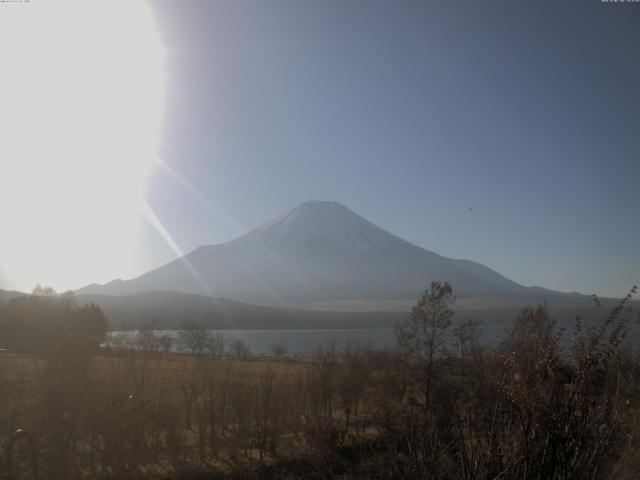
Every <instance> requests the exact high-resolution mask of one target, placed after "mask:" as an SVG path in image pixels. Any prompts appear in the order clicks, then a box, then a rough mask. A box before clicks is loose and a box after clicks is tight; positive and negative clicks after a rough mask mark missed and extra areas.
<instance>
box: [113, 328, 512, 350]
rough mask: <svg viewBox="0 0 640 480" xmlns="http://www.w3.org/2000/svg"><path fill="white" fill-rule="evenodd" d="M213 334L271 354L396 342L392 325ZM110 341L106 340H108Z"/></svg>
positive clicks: (487, 333)
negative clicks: (283, 349) (275, 350)
mask: <svg viewBox="0 0 640 480" xmlns="http://www.w3.org/2000/svg"><path fill="white" fill-rule="evenodd" d="M503 331H504V328H503V327H500V328H499V329H498V328H489V329H487V327H485V328H484V332H483V335H482V338H483V339H484V340H485V341H488V343H493V342H495V339H496V338H497V337H498V336H500V334H501V333H502V332H503ZM211 332H212V333H221V334H222V335H223V336H224V339H225V341H226V344H227V345H229V344H230V343H231V342H233V341H234V340H236V339H242V340H244V342H245V343H246V345H247V346H248V347H249V348H250V349H251V352H252V353H255V354H268V353H271V347H273V346H274V345H283V346H284V347H286V349H287V351H288V352H289V353H291V354H297V355H312V354H315V353H317V352H318V349H319V348H320V347H322V348H327V347H329V346H332V345H333V346H334V347H335V349H336V351H338V352H339V351H342V350H344V348H345V346H346V345H348V344H349V343H352V342H355V343H357V344H358V345H359V346H362V347H370V348H373V349H385V348H391V347H394V346H395V345H396V336H395V333H394V331H393V329H392V328H371V329H318V330H310V329H299V330H298V329H295V330H211ZM155 333H156V334H157V335H170V336H171V337H173V338H174V347H173V348H172V349H173V351H177V352H180V351H184V349H183V347H182V346H181V345H180V344H179V336H178V331H176V330H157V331H156V332H155ZM135 334H136V332H131V331H126V332H125V331H115V332H111V336H112V337H119V336H127V335H129V336H131V335H135ZM107 343H109V341H107Z"/></svg>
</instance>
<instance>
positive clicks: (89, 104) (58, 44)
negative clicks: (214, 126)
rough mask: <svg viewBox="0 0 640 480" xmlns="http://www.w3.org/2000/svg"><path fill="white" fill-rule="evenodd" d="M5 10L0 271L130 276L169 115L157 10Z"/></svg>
mask: <svg viewBox="0 0 640 480" xmlns="http://www.w3.org/2000/svg"><path fill="white" fill-rule="evenodd" d="M4 7H5V6H3V8H2V10H1V11H0V58H1V59H2V83H1V88H0V105H1V107H0V109H1V113H0V131H1V132H2V141H1V142H0V167H1V168H2V175H1V176H0V213H1V216H2V225H3V227H2V235H0V252H2V253H1V255H0V259H1V262H0V278H2V277H4V278H5V280H6V281H12V283H15V284H16V286H19V287H20V288H28V287H30V286H32V282H31V279H32V278H35V277H37V278H39V279H42V281H43V282H48V283H50V284H54V285H55V286H56V287H57V288H60V289H67V288H72V287H74V288H75V287H79V286H82V284H81V282H82V281H83V280H84V279H86V278H88V275H89V276H91V277H94V278H96V279H102V280H108V279H110V278H109V277H110V276H115V275H120V274H122V272H123V270H124V271H125V272H127V271H128V270H129V268H130V267H129V266H130V265H131V264H132V263H133V264H135V259H134V258H133V253H132V252H133V249H132V244H134V243H135V240H136V239H135V235H136V232H137V228H138V222H139V221H140V215H139V211H140V207H141V206H142V204H141V202H142V201H143V199H144V193H145V186H146V179H147V175H148V173H149V170H150V167H151V165H152V163H153V161H154V156H155V154H156V149H157V148H158V133H159V127H160V122H161V120H162V113H163V102H164V83H165V73H164V65H163V47H162V44H161V40H160V37H159V34H158V32H157V30H156V26H155V23H154V19H153V17H152V13H151V10H150V8H149V6H148V5H147V3H146V2H143V1H141V0H135V1H134V0H129V1H126V2H125V1H106V2H87V1H84V0H78V1H71V2H69V1H65V2H50V1H43V2H40V1H38V2H31V3H29V4H24V5H22V4H17V5H6V7H7V8H4ZM34 276H35V277H34Z"/></svg>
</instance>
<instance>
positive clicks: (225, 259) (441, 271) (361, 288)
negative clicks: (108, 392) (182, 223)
mask: <svg viewBox="0 0 640 480" xmlns="http://www.w3.org/2000/svg"><path fill="white" fill-rule="evenodd" d="M432 280H446V281H449V282H450V283H451V284H452V285H453V287H454V291H455V293H456V295H457V296H458V297H459V298H519V299H523V300H526V299H536V300H537V301H541V300H544V299H547V298H550V297H552V298H562V297H565V298H566V297H567V296H571V294H563V293H560V292H553V291H550V290H545V289H542V288H539V287H525V286H522V285H520V284H518V283H516V282H513V281H511V280H509V279H508V278H505V277H504V276H502V275H500V274H499V273H498V272H496V271H494V270H492V269H491V268H489V267H486V266H485V265H482V264H480V263H476V262H472V261H470V260H458V259H451V258H447V257H443V256H441V255H438V254H437V253H434V252H431V251H429V250H426V249H423V248H421V247H418V246H416V245H413V244H411V243H409V242H407V241H405V240H403V239H401V238H399V237H397V236H395V235H393V234H391V233H389V232H387V231H386V230H383V229H382V228H379V227H377V226H376V225H374V224H372V223H371V222H369V221H367V220H365V219H364V218H362V217H361V216H359V215H357V214H356V213H354V212H353V211H352V210H350V209H349V208H347V207H345V206H343V205H341V204H339V203H336V202H324V201H311V202H306V203H303V204H302V205H300V206H298V207H297V208H295V209H293V210H291V211H290V212H289V213H287V214H285V215H283V216H281V217H279V218H276V219H275V220H272V221H271V222H268V223H266V224H264V225H262V226H260V227H258V228H256V229H254V230H252V231H250V232H248V233H247V234H245V235H243V236H241V237H239V238H237V239H235V240H232V241H230V242H227V243H223V244H219V245H210V246H202V247H200V248H197V249H196V250H194V251H193V252H191V253H189V254H188V255H186V256H184V257H182V258H179V259H177V260H174V261H172V262H170V263H168V264H166V265H164V266H162V267H160V268H157V269H155V270H152V271H150V272H148V273H145V274H143V275H141V276H139V277H137V278H134V279H131V280H126V281H125V280H114V281H112V282H110V283H107V284H105V285H96V284H94V285H89V286H87V287H84V288H82V289H80V290H78V291H77V292H76V293H78V294H101V295H133V294H139V293H144V292H150V291H174V292H182V293H189V294H197V295H206V296H210V297H219V298H228V299H232V300H235V301H239V302H246V303H251V304H261V305H303V304H312V303H315V302H341V301H347V300H356V299H357V300H362V301H367V300H370V301H380V300H384V299H393V300H403V299H405V300H410V299H411V300H412V299H415V298H417V297H418V296H419V295H420V294H421V293H422V292H423V291H424V290H425V288H427V287H428V286H429V284H430V282H431V281H432Z"/></svg>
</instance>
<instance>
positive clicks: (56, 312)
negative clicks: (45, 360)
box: [0, 286, 107, 353]
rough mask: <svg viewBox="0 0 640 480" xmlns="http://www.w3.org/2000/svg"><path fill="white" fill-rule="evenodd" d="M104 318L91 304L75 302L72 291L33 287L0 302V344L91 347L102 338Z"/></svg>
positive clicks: (32, 348) (31, 348)
mask: <svg viewBox="0 0 640 480" xmlns="http://www.w3.org/2000/svg"><path fill="white" fill-rule="evenodd" d="M106 332H107V319H106V317H105V316H104V314H103V313H102V310H101V309H100V307H98V306H97V305H95V304H88V305H82V306H80V305H78V304H77V302H76V301H75V298H74V296H73V294H72V293H65V294H62V295H57V294H56V293H55V291H53V289H51V288H46V287H40V286H38V287H36V288H35V289H34V291H33V294H32V295H26V296H23V297H17V298H13V299H11V300H10V301H9V302H7V303H6V304H4V305H0V347H2V348H5V349H8V350H11V351H20V352H39V353H44V352H50V351H53V350H55V349H57V348H60V347H74V349H78V348H82V349H95V348H97V347H98V346H99V345H100V344H101V343H102V342H103V341H104V339H105V335H106Z"/></svg>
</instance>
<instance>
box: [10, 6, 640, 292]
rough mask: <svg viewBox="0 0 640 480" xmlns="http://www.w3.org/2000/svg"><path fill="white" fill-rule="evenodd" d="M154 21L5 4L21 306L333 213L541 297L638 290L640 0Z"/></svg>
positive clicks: (128, 13)
mask: <svg viewBox="0 0 640 480" xmlns="http://www.w3.org/2000/svg"><path fill="white" fill-rule="evenodd" d="M131 1H132V0H131ZM149 4H150V6H151V14H148V15H147V14H145V11H144V9H143V8H142V7H140V6H138V7H136V8H135V9H134V8H132V7H131V5H133V3H130V1H127V2H124V1H123V2H115V1H114V2H99V3H93V4H92V3H88V2H85V1H79V0H68V1H62V0H61V1H60V2H59V3H58V2H57V3H55V5H54V4H53V3H51V2H40V1H32V2H29V3H26V4H7V5H0V21H2V19H3V18H5V19H6V22H5V23H6V25H5V27H11V26H13V27H14V28H13V30H11V33H8V34H7V33H6V32H8V31H10V30H8V29H7V28H3V29H0V30H1V31H0V40H2V42H1V44H0V51H1V54H2V58H3V65H5V67H6V68H5V69H3V70H2V72H3V81H2V83H3V85H5V86H6V85H11V88H9V87H6V88H3V89H2V90H0V102H2V107H0V126H1V127H2V135H3V138H2V140H1V141H0V173H1V175H0V222H2V225H4V229H5V231H4V232H2V235H0V288H20V289H28V288H30V287H31V286H32V285H34V284H35V283H37V282H42V283H47V284H52V285H54V287H56V288H58V289H59V290H64V289H66V288H78V287H81V286H83V285H85V284H88V283H91V282H105V281H108V280H110V279H112V278H116V277H123V278H130V277H132V276H135V275H138V274H140V273H143V272H144V271H147V270H149V269H151V268H154V267H157V266H159V265H161V264H163V263H164V262H166V261H169V260H171V259H172V258H175V255H176V253H175V251H176V250H179V251H184V252H189V251H191V250H192V249H194V248H196V247H197V246H199V245H202V244H213V243H220V242H224V241H228V240H231V239H233V238H235V237H236V236H238V235H240V234H242V233H244V232H246V231H247V230H249V229H250V228H253V227H255V226H256V225H258V224H260V223H263V222H265V221H267V220H270V219H271V218H273V217H275V216H278V215H281V214H282V213H284V212H286V211H287V210H289V209H291V208H294V207H295V206H296V205H298V204H299V203H301V202H304V201H306V200H312V199H313V200H335V201H338V202H341V203H343V204H344V205H346V206H348V207H350V208H351V209H353V210H354V211H356V212H357V213H359V214H361V215H362V216H364V217H365V218H367V219H369V220H371V221H372V222H374V223H376V224H377V225H379V226H381V227H382V228H385V229H387V230H389V231H391V232H392V233H394V234H396V235H398V236H400V237H402V238H405V239H406V240H409V241H411V242H413V243H415V244H417V245H420V246H422V247H424V248H427V249H430V250H432V251H435V252H438V253H440V254H443V255H446V256H450V257H455V258H468V259H472V260H475V261H479V262H482V263H484V264H486V265H488V266H490V267H492V268H494V269H496V270H497V271H499V272H501V273H502V274H504V275H506V276H507V277H509V278H511V279H513V280H515V281H517V282H520V283H522V284H524V285H542V286H545V287H548V288H553V289H558V290H564V291H573V290H576V291H580V292H584V293H592V292H597V293H599V294H602V295H622V294H623V293H625V291H626V290H627V289H628V288H629V287H631V286H632V285H633V284H634V283H640V221H639V220H640V218H639V217H640V215H639V208H638V207H639V201H638V199H639V195H640V188H639V187H640V155H639V154H640V90H639V88H638V86H639V85H640V62H639V61H638V59H639V57H638V47H639V46H640V3H628V4H621V3H609V4H607V3H601V2H600V0H579V1H569V0H566V1H520V2H505V1H502V0H501V1H477V0H457V1H427V0H424V1H384V2H382V1H375V0H366V1H365V0H363V1H355V0H334V1H331V0H308V1H307V0H305V1H300V0H287V1H280V0H269V1H263V0H242V1H236V0H225V1H215V0H206V1H205V0H202V1H196V0H181V1H179V2H176V1H173V0H151V1H150V2H149ZM47 5H49V6H53V7H52V8H49V9H48V10H47V11H45V10H46V6H47ZM98 5H100V6H101V9H103V10H105V13H103V12H102V11H98V10H97V9H95V8H93V7H97V6H98ZM135 5H144V4H143V3H141V2H136V3H135ZM63 6H65V8H62V7H63ZM92 6H93V7H92ZM67 7H68V8H67ZM107 7H108V8H107ZM10 12H13V13H12V15H14V14H15V18H14V17H11V16H9V13H10ZM106 13H108V14H109V15H106ZM145 15H146V16H145ZM147 17H148V18H147ZM149 19H150V20H149ZM154 19H155V27H153V26H151V27H150V25H152V24H153V20H154ZM36 20H37V21H36ZM147 20H149V21H147ZM0 23H1V22H0ZM136 25H137V26H136ZM151 29H153V30H154V31H151ZM3 33H4V36H3ZM5 37H7V38H5ZM161 44H163V45H161ZM25 45H26V46H25ZM162 46H163V47H164V53H165V55H164V57H163V62H164V70H163V71H164V72H165V73H164V74H158V73H157V71H158V70H157V68H156V67H157V64H156V63H155V61H156V60H157V59H158V57H157V53H158V52H157V49H158V48H160V47H162ZM7 59H8V60H9V63H7ZM25 62H27V63H26V65H28V67H29V68H28V69H27V68H25V67H24V65H25ZM7 65H8V66H7ZM165 75H166V77H165ZM7 81H8V82H9V83H7ZM158 98H164V100H165V101H164V105H163V106H162V107H161V109H162V113H161V115H162V118H163V121H162V122H160V123H159V129H160V133H159V138H156V137H158V133H157V132H156V133H154V130H153V125H152V124H153V122H154V118H156V117H160V115H158V114H157V112H158V111H159V110H158V108H160V107H158V103H159V102H158V101H157V99H158ZM7 102H9V104H11V105H12V107H11V108H9V109H7V108H5V106H6V103H7ZM25 107H27V108H25ZM16 133H17V134H20V135H21V136H19V137H16V135H15V134H16ZM43 136H45V137H47V138H46V139H45V140H46V141H44V140H43V139H42V137H43ZM16 138H18V140H15V139H16ZM36 138H37V140H35V139H36ZM9 139H13V140H11V141H10V142H9V143H7V142H6V140H9ZM158 143H159V145H160V146H159V149H158V154H159V157H160V158H161V160H162V162H164V163H165V165H166V168H165V169H162V168H158V167H156V168H155V169H154V170H153V172H152V174H151V177H150V179H149V182H148V185H147V189H146V191H147V201H148V203H149V205H150V208H151V212H155V216H156V218H155V219H154V220H153V223H155V229H154V228H152V226H151V225H150V223H149V221H148V220H147V219H144V218H143V217H142V216H140V217H139V218H138V227H136V228H137V230H135V232H134V230H132V228H131V225H132V224H131V223H126V224H125V223H123V221H122V218H124V217H127V218H129V214H130V213H131V212H134V213H135V211H136V208H137V200H136V199H137V198H138V195H139V191H140V184H141V182H140V180H139V177H140V175H141V174H142V172H144V171H145V169H146V168H147V165H148V164H149V161H150V157H147V156H146V155H147V153H144V155H143V156H141V155H139V153H138V152H143V151H144V152H147V151H151V150H150V149H152V150H154V149H156V146H157V144H158ZM7 145H9V146H8V147H7ZM78 145H80V147H78ZM96 145H97V146H98V148H96V147H95V146H96ZM96 153H100V155H95V154H96ZM102 157H104V160H103V158H102ZM143 157H144V158H143ZM109 158H110V159H111V160H109ZM34 159H35V160H34ZM127 165H129V166H130V167H129V166H127ZM134 166H135V171H136V172H137V173H136V175H135V176H132V175H131V173H130V172H131V171H132V169H134ZM80 171H84V172H87V173H86V174H80V173H79V172H80ZM103 171H104V174H103V173H102V172H103ZM7 172H8V173H9V175H8V176H7V175H6V174H7ZM43 172H44V173H43ZM170 172H172V173H170ZM105 179H106V180H105ZM33 180H36V181H35V182H34V181H33ZM3 192H4V194H3ZM3 195H4V196H3ZM56 200H57V202H56ZM114 205H117V209H114V208H113V206H114ZM147 218H153V215H151V216H149V215H147ZM127 221H128V220H127ZM25 228H26V229H25ZM158 228H160V230H163V231H164V233H165V237H168V236H170V237H172V239H173V242H174V244H173V247H174V248H170V247H169V246H167V244H166V242H165V240H164V239H163V238H161V236H160V235H158V233H157V229H158ZM134 233H135V235H134ZM7 234H8V235H7ZM132 236H133V237H135V240H132V239H131V238H132ZM45 263H46V264H47V265H46V267H47V268H44V267H43V265H44V264H45Z"/></svg>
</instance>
